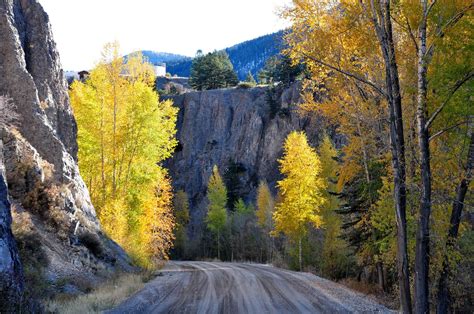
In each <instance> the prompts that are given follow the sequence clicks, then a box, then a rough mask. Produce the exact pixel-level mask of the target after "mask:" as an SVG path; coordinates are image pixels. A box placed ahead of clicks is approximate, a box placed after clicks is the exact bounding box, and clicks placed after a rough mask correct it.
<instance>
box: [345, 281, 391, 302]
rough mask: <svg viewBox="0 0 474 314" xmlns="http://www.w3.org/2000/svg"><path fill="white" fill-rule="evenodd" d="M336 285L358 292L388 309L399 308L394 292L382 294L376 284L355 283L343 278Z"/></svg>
mask: <svg viewBox="0 0 474 314" xmlns="http://www.w3.org/2000/svg"><path fill="white" fill-rule="evenodd" d="M338 283H340V284H342V285H344V286H346V287H348V288H349V289H351V290H354V291H357V292H360V293H362V294H364V295H366V296H368V297H370V298H372V299H373V300H375V301H377V302H378V303H380V304H383V305H385V306H386V307H388V308H390V309H397V308H398V307H399V304H398V302H397V296H396V295H395V294H394V293H396V292H393V291H392V293H384V292H382V291H381V290H380V288H379V286H378V285H376V284H371V283H367V282H362V281H357V280H355V279H353V278H345V279H342V280H340V281H338Z"/></svg>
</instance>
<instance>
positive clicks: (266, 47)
mask: <svg viewBox="0 0 474 314" xmlns="http://www.w3.org/2000/svg"><path fill="white" fill-rule="evenodd" d="M282 47H283V31H279V32H277V33H273V34H270V35H265V36H261V37H258V38H255V39H252V40H249V41H245V42H243V43H240V44H237V45H235V46H232V47H230V48H226V49H225V51H226V52H227V54H228V55H229V58H230V61H232V64H233V65H234V69H235V71H236V72H237V75H238V76H239V79H240V80H245V77H246V76H247V74H248V72H251V73H252V75H253V76H254V77H256V75H257V73H258V71H260V69H262V68H263V66H264V65H265V63H266V61H267V60H268V58H270V57H273V56H274V55H277V54H278V53H279V52H280V51H281V49H282Z"/></svg>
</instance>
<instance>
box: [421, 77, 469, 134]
mask: <svg viewBox="0 0 474 314" xmlns="http://www.w3.org/2000/svg"><path fill="white" fill-rule="evenodd" d="M473 76H474V71H470V72H468V73H467V74H466V75H465V76H464V77H462V78H461V79H460V80H458V81H457V82H456V84H454V86H453V87H452V88H451V91H450V93H449V95H448V97H446V99H445V100H444V102H443V103H442V104H441V106H439V107H438V109H436V111H435V112H434V113H433V115H432V116H431V118H430V119H429V120H428V122H426V125H425V128H426V129H428V128H429V127H430V125H431V124H432V123H433V121H434V120H435V119H436V117H437V116H438V115H439V114H440V113H441V111H442V110H443V109H444V107H445V106H446V105H447V104H448V103H449V101H450V100H451V98H452V97H453V95H454V94H455V93H456V91H457V90H458V89H459V88H460V87H461V86H462V85H464V83H466V82H467V81H469V80H470V79H472V77H473Z"/></svg>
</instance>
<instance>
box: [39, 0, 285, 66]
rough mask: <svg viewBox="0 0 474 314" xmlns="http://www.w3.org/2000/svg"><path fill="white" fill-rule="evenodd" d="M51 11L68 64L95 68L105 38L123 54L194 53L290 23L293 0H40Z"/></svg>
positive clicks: (58, 42) (240, 40)
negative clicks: (285, 11)
mask: <svg viewBox="0 0 474 314" xmlns="http://www.w3.org/2000/svg"><path fill="white" fill-rule="evenodd" d="M39 2H40V3H41V4H42V5H43V7H44V8H45V10H46V12H47V13H48V14H49V16H50V20H51V24H52V27H53V33H54V37H55V40H56V42H57V44H58V49H59V52H60V54H61V60H62V64H63V67H64V68H65V69H66V70H81V69H88V68H91V67H92V66H93V65H94V63H95V62H96V61H97V60H98V58H99V57H100V51H101V50H102V47H103V45H104V44H105V43H106V42H110V41H114V40H118V41H119V42H120V44H121V47H122V52H123V53H129V52H132V51H136V50H155V51H163V52H172V53H179V54H184V55H188V56H193V55H194V53H195V52H196V50H198V49H202V50H203V51H212V50H214V49H221V48H225V47H228V46H232V45H234V44H237V43H239V42H242V41H245V40H249V39H252V38H255V37H258V36H261V35H265V34H268V33H272V32H275V31H277V30H280V29H282V28H284V27H286V23H285V22H284V21H282V20H281V19H280V18H279V17H278V15H277V12H278V11H279V10H280V8H281V7H283V6H285V5H289V4H290V2H291V1H289V0H239V1H226V0H199V1H197V0H169V1H165V0H133V1H130V0H39Z"/></svg>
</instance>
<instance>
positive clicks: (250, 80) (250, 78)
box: [245, 71, 257, 86]
mask: <svg viewBox="0 0 474 314" xmlns="http://www.w3.org/2000/svg"><path fill="white" fill-rule="evenodd" d="M245 82H246V83H248V84H249V85H252V86H256V85H257V81H256V80H255V78H254V77H253V75H252V73H251V72H250V71H249V73H247V77H246V78H245Z"/></svg>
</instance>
